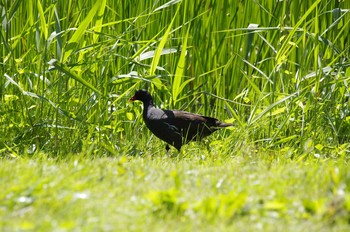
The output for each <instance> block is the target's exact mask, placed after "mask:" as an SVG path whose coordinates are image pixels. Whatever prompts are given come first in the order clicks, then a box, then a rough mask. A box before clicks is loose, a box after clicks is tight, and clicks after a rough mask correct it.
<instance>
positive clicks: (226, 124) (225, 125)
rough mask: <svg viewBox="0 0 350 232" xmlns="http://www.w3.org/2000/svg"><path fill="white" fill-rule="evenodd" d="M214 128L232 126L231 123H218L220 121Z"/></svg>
mask: <svg viewBox="0 0 350 232" xmlns="http://www.w3.org/2000/svg"><path fill="white" fill-rule="evenodd" d="M216 126H217V127H229V126H233V123H226V122H220V121H218V122H217V123H216Z"/></svg>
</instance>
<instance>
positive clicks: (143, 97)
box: [129, 89, 153, 103]
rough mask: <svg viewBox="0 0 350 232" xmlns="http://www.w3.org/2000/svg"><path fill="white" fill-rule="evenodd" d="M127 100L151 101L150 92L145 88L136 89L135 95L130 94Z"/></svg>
mask: <svg viewBox="0 0 350 232" xmlns="http://www.w3.org/2000/svg"><path fill="white" fill-rule="evenodd" d="M129 101H131V102H133V101H142V102H143V103H148V102H150V101H152V102H153V100H152V96H151V94H150V93H149V92H148V91H146V90H143V89H141V90H137V91H136V93H135V95H134V96H132V97H131V98H130V99H129Z"/></svg>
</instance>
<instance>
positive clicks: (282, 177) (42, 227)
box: [0, 147, 350, 231]
mask: <svg viewBox="0 0 350 232" xmlns="http://www.w3.org/2000/svg"><path fill="white" fill-rule="evenodd" d="M191 149H193V150H191ZM185 151H187V152H189V153H191V155H190V156H186V157H185V158H181V159H180V158H176V157H175V158H170V157H167V156H162V155H160V154H158V155H153V156H151V155H147V156H146V155H145V156H143V157H140V156H133V157H126V156H123V157H118V158H94V159H92V158H87V157H79V156H74V157H72V158H65V159H57V160H54V159H47V158H46V157H44V158H39V157H37V158H34V159H33V158H22V159H17V160H6V159H4V160H2V161H1V162H0V189H1V191H0V230H1V231H22V230H29V231H52V230H57V229H59V230H69V231H70V230H74V229H80V230H81V231H126V230H128V231H130V230H136V231H137V230H143V231H165V230H167V231H175V230H176V231H195V230H196V231H213V230H214V229H215V230H216V231H223V230H227V231H233V230H232V229H236V230H240V231H242V230H250V231H257V230H261V231H277V230H279V231H281V230H282V229H284V230H285V229H288V230H289V231H328V230H329V229H335V230H343V229H344V230H345V229H347V228H349V220H350V216H349V215H350V194H349V184H350V171H349V168H348V166H347V164H346V161H345V160H343V159H336V160H331V159H329V160H322V159H316V158H314V157H306V158H305V160H303V161H302V162H298V161H295V160H291V159H289V158H286V157H285V156H283V155H281V154H278V155H277V154H268V153H267V152H266V153H253V152H252V153H251V155H246V154H245V155H244V154H240V155H234V154H233V155H232V156H231V157H225V158H221V157H222V156H216V155H213V154H211V152H209V153H208V154H202V150H201V149H197V148H192V147H187V148H186V149H185ZM151 229H152V230H151Z"/></svg>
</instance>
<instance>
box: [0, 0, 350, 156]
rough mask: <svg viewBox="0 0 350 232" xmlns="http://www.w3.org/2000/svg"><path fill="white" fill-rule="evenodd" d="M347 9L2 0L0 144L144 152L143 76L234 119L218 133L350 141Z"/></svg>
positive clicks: (263, 140)
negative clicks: (138, 93)
mask: <svg viewBox="0 0 350 232" xmlns="http://www.w3.org/2000/svg"><path fill="white" fill-rule="evenodd" d="M349 10H350V2H349V1H320V0H318V1H301V2H300V1H295V0H292V1H272V0H268V1H233V0H224V1H221V2H218V1H185V0H184V1H143V2H140V1H106V0H104V1H97V2H96V1H91V0H87V1H80V0H70V1H48V0H46V1H33V0H16V1H5V2H4V1H3V2H2V3H1V12H3V13H2V15H1V16H0V17H1V18H0V19H1V23H2V24H1V31H0V32H1V36H0V38H1V43H0V48H1V50H0V54H1V55H0V63H1V66H0V70H1V73H0V74H1V75H0V76H1V78H0V98H1V105H0V127H1V134H2V136H1V138H0V152H1V153H2V154H5V155H11V156H20V155H22V154H25V153H28V154H33V153H35V152H38V151H42V150H43V151H45V152H48V153H50V154H63V155H64V154H68V153H75V152H81V151H84V152H86V153H88V154H95V155H104V154H118V153H120V152H125V153H130V154H138V153H139V152H140V151H142V149H144V147H145V146H147V141H146V136H143V134H145V133H148V132H146V130H145V129H144V127H143V124H142V122H141V119H140V114H141V108H140V107H139V106H138V105H137V106H133V105H130V104H128V98H129V97H130V96H132V94H133V92H134V91H135V90H136V89H139V88H145V89H148V90H150V91H151V92H152V94H153V95H154V97H155V101H156V103H157V104H158V105H159V106H161V107H167V108H168V107H169V108H179V109H185V110H189V111H193V112H197V113H201V114H207V115H210V116H215V117H218V118H220V119H229V120H231V121H234V122H235V125H236V127H235V129H234V130H231V131H225V132H222V133H221V134H217V135H216V136H220V137H225V138H228V139H227V141H226V142H225V147H226V148H227V149H228V150H230V149H231V150H232V149H240V145H241V144H247V143H251V144H258V146H263V147H266V148H269V149H285V150H287V151H290V154H292V155H303V154H307V153H324V154H336V155H343V154H345V153H346V152H347V149H348V147H349V145H348V144H349V143H348V142H349V134H348V131H349V130H350V117H349V100H348V99H349V87H348V81H349V76H350V70H349V45H350V38H349V31H350V30H349V29H350V27H349V22H350V17H349ZM214 137H215V136H214ZM135 141H137V142H135ZM139 141H142V142H139Z"/></svg>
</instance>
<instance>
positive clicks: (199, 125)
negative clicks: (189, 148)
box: [130, 90, 232, 151]
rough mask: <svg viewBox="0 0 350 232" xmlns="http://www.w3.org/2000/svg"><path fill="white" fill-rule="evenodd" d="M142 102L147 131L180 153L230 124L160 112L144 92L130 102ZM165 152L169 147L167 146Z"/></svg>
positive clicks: (139, 91) (212, 119)
mask: <svg viewBox="0 0 350 232" xmlns="http://www.w3.org/2000/svg"><path fill="white" fill-rule="evenodd" d="M136 100H139V101H142V102H143V120H144V122H145V123H146V126H147V127H148V129H149V130H150V131H151V132H152V133H153V134H154V135H155V136H157V137H158V138H160V139H162V140H163V141H165V142H166V143H168V144H170V145H172V146H174V147H175V148H176V149H177V150H179V151H180V149H181V146H182V145H184V144H186V143H188V142H190V141H193V140H200V139H202V138H203V137H206V136H208V135H210V134H211V133H213V132H214V131H216V130H218V129H220V128H222V127H228V126H232V124H231V123H224V122H220V121H219V120H218V119H216V118H211V117H206V116H202V115H199V114H193V113H189V112H186V111H180V110H161V109H157V108H155V106H154V103H153V98H152V96H151V95H150V93H149V92H147V91H146V90H138V91H136V93H135V95H134V96H133V97H132V98H130V101H136ZM166 148H167V150H168V149H169V146H168V145H167V147H166Z"/></svg>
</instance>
